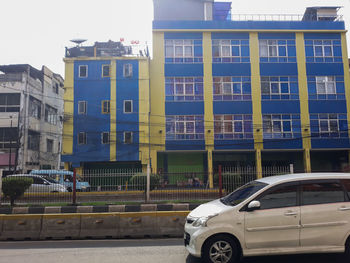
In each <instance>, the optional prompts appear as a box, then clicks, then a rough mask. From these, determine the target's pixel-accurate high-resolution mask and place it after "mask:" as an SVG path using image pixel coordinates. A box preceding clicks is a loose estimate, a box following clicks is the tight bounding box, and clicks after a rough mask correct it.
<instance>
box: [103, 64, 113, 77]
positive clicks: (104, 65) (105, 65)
mask: <svg viewBox="0 0 350 263" xmlns="http://www.w3.org/2000/svg"><path fill="white" fill-rule="evenodd" d="M105 67H108V75H105V74H104V73H105V71H104V68H105ZM101 68H102V72H101V76H102V78H108V77H110V76H111V65H110V64H103V65H102V67H101Z"/></svg>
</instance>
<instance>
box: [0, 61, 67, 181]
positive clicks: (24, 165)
mask: <svg viewBox="0 0 350 263" xmlns="http://www.w3.org/2000/svg"><path fill="white" fill-rule="evenodd" d="M63 93H64V91H63V78H62V77H61V76H60V75H58V74H55V73H53V72H52V71H51V70H50V69H48V68H47V67H45V66H43V67H42V69H41V70H38V69H36V68H34V67H32V66H30V65H27V64H20V65H1V66H0V151H1V153H0V168H1V169H3V170H4V173H5V174H6V173H13V172H22V173H26V172H29V171H30V170H32V169H59V168H60V166H61V165H60V163H61V160H60V152H61V145H62V128H63V104H64V103H63Z"/></svg>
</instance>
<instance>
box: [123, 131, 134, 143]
mask: <svg viewBox="0 0 350 263" xmlns="http://www.w3.org/2000/svg"><path fill="white" fill-rule="evenodd" d="M124 143H125V144H132V143H133V133H132V132H124Z"/></svg>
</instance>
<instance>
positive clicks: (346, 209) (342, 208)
mask: <svg viewBox="0 0 350 263" xmlns="http://www.w3.org/2000/svg"><path fill="white" fill-rule="evenodd" d="M348 210H350V207H340V208H339V211H348Z"/></svg>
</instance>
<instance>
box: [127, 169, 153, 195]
mask: <svg viewBox="0 0 350 263" xmlns="http://www.w3.org/2000/svg"><path fill="white" fill-rule="evenodd" d="M159 181H160V178H159V176H158V175H156V174H150V191H152V190H153V189H154V188H156V187H157V186H158V185H159ZM129 186H130V188H132V189H135V190H141V191H144V192H145V195H146V191H147V174H146V173H138V174H135V175H133V176H132V177H131V178H130V180H129Z"/></svg>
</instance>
